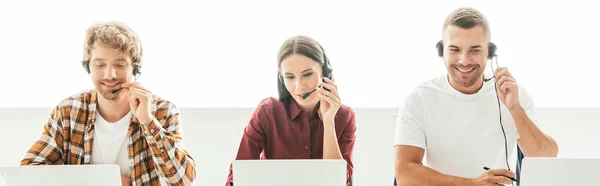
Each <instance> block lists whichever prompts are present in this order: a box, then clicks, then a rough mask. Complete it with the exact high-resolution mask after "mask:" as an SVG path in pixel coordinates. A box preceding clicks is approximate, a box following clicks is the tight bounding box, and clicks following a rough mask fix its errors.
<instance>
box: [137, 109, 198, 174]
mask: <svg viewBox="0 0 600 186" xmlns="http://www.w3.org/2000/svg"><path fill="white" fill-rule="evenodd" d="M162 104H164V105H161V106H159V109H158V110H157V111H156V114H155V119H154V120H153V121H152V123H150V124H148V125H147V126H144V125H141V127H142V131H143V132H144V134H145V135H146V136H147V137H146V140H147V142H148V146H149V147H150V151H151V153H152V159H153V160H154V162H155V163H156V167H157V171H158V174H159V175H160V177H162V178H163V179H164V181H165V182H167V183H169V184H170V185H190V183H193V182H194V180H195V179H196V163H195V161H194V159H193V158H192V157H191V156H190V154H189V153H188V152H187V150H186V149H185V146H184V144H183V136H182V133H183V129H182V126H181V121H180V114H179V109H178V108H177V107H176V106H175V105H174V104H172V103H170V102H166V101H165V102H163V103H162Z"/></svg>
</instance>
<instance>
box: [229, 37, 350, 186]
mask: <svg viewBox="0 0 600 186" xmlns="http://www.w3.org/2000/svg"><path fill="white" fill-rule="evenodd" d="M277 65H278V67H279V70H278V73H277V79H278V80H277V88H278V91H279V99H275V98H272V97H271V98H266V99H264V100H262V101H261V102H260V104H259V105H258V107H257V108H256V110H255V111H254V113H253V115H252V117H251V118H250V122H249V123H248V125H247V126H246V128H245V129H244V133H243V135H242V140H241V142H240V146H239V149H238V153H237V157H236V160H250V159H344V160H346V162H347V174H346V178H347V184H348V185H349V184H350V178H351V176H352V171H353V164H352V150H353V149H354V141H355V134H354V133H355V132H356V124H355V118H354V111H353V110H352V109H351V108H350V107H348V106H346V105H342V104H341V101H340V98H339V96H338V90H337V86H336V85H335V83H334V82H333V76H332V69H331V65H330V63H329V60H328V59H327V56H326V55H325V52H324V51H323V47H321V45H319V43H317V42H316V41H315V40H313V39H312V38H310V37H307V36H295V37H292V38H289V39H287V40H286V41H285V42H284V43H283V45H282V46H281V48H280V49H279V55H278V58H277ZM267 139H269V140H267ZM226 185H227V186H230V185H233V172H232V169H231V166H230V167H229V177H228V180H227V183H226Z"/></svg>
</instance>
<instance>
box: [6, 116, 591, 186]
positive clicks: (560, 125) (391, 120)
mask: <svg viewBox="0 0 600 186" xmlns="http://www.w3.org/2000/svg"><path fill="white" fill-rule="evenodd" d="M180 109H181V113H182V119H183V126H184V130H185V131H184V132H185V133H184V135H185V136H184V142H185V144H186V146H187V148H188V150H189V152H190V153H191V154H192V156H193V157H194V158H195V160H196V164H197V166H198V167H197V168H198V172H197V175H198V182H197V184H196V185H210V186H214V185H224V183H225V180H226V177H227V174H228V168H229V163H230V162H231V161H232V160H233V159H234V158H235V154H236V152H237V147H238V145H239V140H240V138H241V134H242V130H243V128H244V127H245V126H246V124H247V122H248V120H249V117H250V115H251V114H252V112H253V109H248V108H229V109H226V108H180ZM354 110H355V111H356V122H357V127H358V129H357V132H356V136H357V141H356V145H355V150H354V163H355V172H354V185H355V186H372V185H391V184H392V181H393V180H392V178H393V176H394V155H393V152H394V151H393V147H392V144H393V143H392V142H393V137H394V129H395V119H396V118H395V117H396V115H397V113H396V112H397V109H396V108H355V109H354ZM49 112H50V108H17V109H15V108H12V109H0V129H2V130H0V149H2V153H0V165H18V163H19V161H20V160H21V158H22V157H23V155H24V154H25V152H26V151H27V150H28V148H29V147H30V146H31V145H32V144H33V142H34V141H35V140H36V139H37V137H38V135H39V133H40V132H41V130H42V126H43V124H44V122H45V121H46V119H47V117H48V114H49ZM599 113H600V108H595V109H576V108H572V109H556V108H542V109H539V117H540V121H541V123H540V125H541V126H542V127H543V129H544V130H545V131H546V132H548V133H549V134H550V135H552V136H553V137H554V138H555V139H556V141H557V142H558V145H559V147H560V153H559V157H576V158H600V147H598V143H600V135H598V134H599V133H600V114H599ZM498 132H499V133H500V132H501V131H498ZM498 148H503V147H498Z"/></svg>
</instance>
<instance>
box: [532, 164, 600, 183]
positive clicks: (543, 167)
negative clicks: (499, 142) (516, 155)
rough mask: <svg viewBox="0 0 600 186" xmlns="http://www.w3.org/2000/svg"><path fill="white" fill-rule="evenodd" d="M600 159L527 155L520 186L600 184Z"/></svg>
mask: <svg viewBox="0 0 600 186" xmlns="http://www.w3.org/2000/svg"><path fill="white" fill-rule="evenodd" d="M598 167H600V159H582V158H533V157H531V158H530V157H525V158H524V159H523V164H522V166H521V180H520V181H521V184H520V186H537V185H544V186H564V185H600V183H599V182H598V180H597V177H598Z"/></svg>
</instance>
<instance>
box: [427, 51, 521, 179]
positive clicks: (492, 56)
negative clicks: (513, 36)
mask: <svg viewBox="0 0 600 186" xmlns="http://www.w3.org/2000/svg"><path fill="white" fill-rule="evenodd" d="M435 48H436V49H437V52H438V56H439V57H443V56H444V44H443V43H442V41H439V42H438V43H437V44H436V45H435ZM497 49H498V48H497V46H496V44H494V43H492V42H490V44H489V48H488V56H487V57H488V58H489V59H490V60H492V61H493V62H495V63H496V67H498V55H497V54H496V50H497ZM490 68H491V69H492V72H495V71H496V69H494V65H493V64H491V63H490ZM493 78H494V76H492V77H490V78H487V79H486V78H485V77H484V78H483V81H484V82H488V81H490V80H492V79H493ZM494 91H495V92H496V101H497V102H498V121H500V128H501V129H502V135H503V136H504V153H505V158H506V167H507V168H508V170H509V171H510V170H511V169H510V165H509V163H508V141H507V139H506V132H505V131H504V124H502V111H501V108H502V107H501V106H500V98H499V97H498V88H497V87H496V86H495V85H494Z"/></svg>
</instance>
